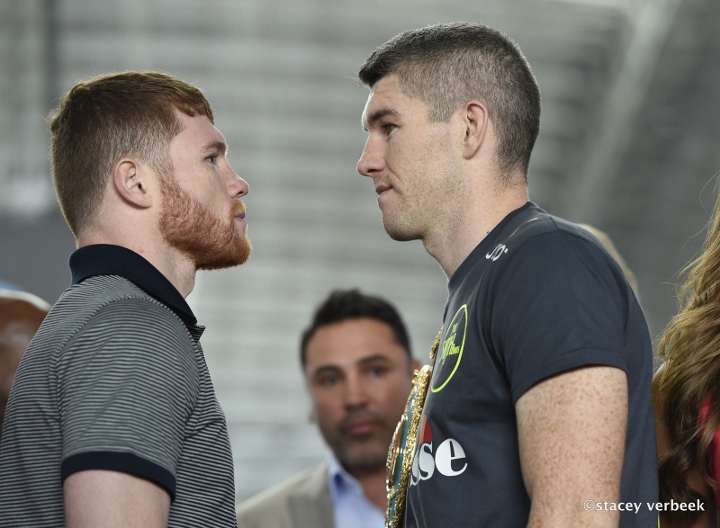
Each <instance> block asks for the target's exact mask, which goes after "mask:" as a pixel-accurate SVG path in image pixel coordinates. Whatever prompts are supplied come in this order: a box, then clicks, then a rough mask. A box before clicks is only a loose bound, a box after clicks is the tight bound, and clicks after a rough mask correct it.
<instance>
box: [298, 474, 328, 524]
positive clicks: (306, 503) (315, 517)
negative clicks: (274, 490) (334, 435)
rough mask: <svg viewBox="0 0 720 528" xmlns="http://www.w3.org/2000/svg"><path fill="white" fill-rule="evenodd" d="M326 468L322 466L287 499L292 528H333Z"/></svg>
mask: <svg viewBox="0 0 720 528" xmlns="http://www.w3.org/2000/svg"><path fill="white" fill-rule="evenodd" d="M327 479H328V468H327V465H326V464H322V465H321V466H319V467H318V468H317V470H316V471H315V472H313V474H312V476H311V477H310V478H308V480H306V481H305V482H304V484H303V486H302V487H300V488H298V489H297V490H296V491H295V493H294V494H293V496H292V497H290V498H289V503H290V510H291V514H292V515H291V518H292V519H293V521H294V528H334V526H335V519H334V516H333V509H332V501H331V499H330V488H329V487H328V480H327Z"/></svg>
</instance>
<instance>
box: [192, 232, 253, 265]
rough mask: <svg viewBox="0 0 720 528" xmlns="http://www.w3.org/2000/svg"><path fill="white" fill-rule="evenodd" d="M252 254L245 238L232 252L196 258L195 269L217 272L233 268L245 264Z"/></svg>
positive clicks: (247, 239)
mask: <svg viewBox="0 0 720 528" xmlns="http://www.w3.org/2000/svg"><path fill="white" fill-rule="evenodd" d="M251 253H252V244H251V243H250V239H249V238H245V239H244V240H243V242H242V243H241V244H238V245H237V246H236V248H235V251H233V252H226V253H214V254H213V255H212V256H209V257H207V258H196V260H195V262H196V267H197V269H199V270H219V269H227V268H234V267H236V266H240V265H242V264H245V262H247V260H248V259H249V258H250V254H251Z"/></svg>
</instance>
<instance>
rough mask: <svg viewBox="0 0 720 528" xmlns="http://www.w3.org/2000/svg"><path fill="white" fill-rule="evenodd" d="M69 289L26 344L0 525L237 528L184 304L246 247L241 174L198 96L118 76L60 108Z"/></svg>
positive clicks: (60, 184) (180, 86)
mask: <svg viewBox="0 0 720 528" xmlns="http://www.w3.org/2000/svg"><path fill="white" fill-rule="evenodd" d="M49 126H50V131H51V133H52V168H53V178H54V182H55V187H56V191H57V195H58V200H59V202H60V206H61V208H62V211H63V214H64V216H65V219H66V220H67V223H68V225H69V226H70V229H71V230H72V232H73V234H74V235H75V237H76V240H77V245H78V248H79V249H78V250H77V251H76V252H75V253H73V255H72V256H71V257H70V268H71V271H72V286H71V287H70V288H69V289H68V290H67V291H66V292H65V293H64V294H63V295H62V296H61V297H60V299H59V300H58V302H57V303H56V304H55V306H54V307H53V309H52V310H51V311H50V313H49V315H48V316H47V318H46V319H45V321H44V323H43V324H42V326H41V327H40V329H39V331H38V333H37V336H36V338H35V340H34V341H33V343H32V344H31V346H30V347H29V349H28V350H27V352H26V353H25V356H24V357H23V360H22V362H21V365H20V368H19V369H18V372H17V376H16V379H15V383H14V384H13V388H12V391H11V395H10V401H9V404H8V409H7V413H6V417H5V422H4V427H3V436H2V443H1V444H0V475H1V476H0V526H8V527H9V526H13V527H16V526H32V527H34V528H40V527H46V526H47V527H49V526H61V525H63V524H64V525H65V526H68V527H90V526H92V527H116V526H118V527H119V526H133V527H159V526H171V527H185V526H187V527H197V526H202V527H214V526H218V527H227V526H234V525H235V515H234V503H235V499H234V479H233V467H232V456H231V453H230V443H229V440H228V433H227V426H226V423H225V418H224V415H223V413H222V410H221V409H220V407H219V405H218V402H217V399H216V397H215V392H214V389H213V386H212V382H211V380H210V376H209V373H208V369H207V366H206V364H205V360H204V357H203V352H202V349H201V347H200V343H199V338H200V335H201V334H202V332H203V327H202V326H199V325H198V324H197V321H196V319H195V316H194V314H193V312H192V311H191V309H190V307H189V306H188V305H187V303H186V302H185V297H186V296H187V295H188V294H189V293H190V292H191V291H192V289H193V285H194V281H195V272H196V271H197V270H198V269H217V268H224V267H229V266H235V265H238V264H242V263H243V262H245V260H246V259H247V258H248V256H249V254H250V243H249V241H248V239H247V237H246V224H245V220H244V217H245V207H244V205H243V203H242V202H241V201H240V200H239V198H240V197H242V196H243V195H245V194H247V192H248V186H247V183H246V182H245V181H244V180H243V179H242V178H240V177H239V176H238V175H237V174H235V172H233V170H232V168H231V167H230V165H229V163H228V161H227V159H226V157H225V155H226V152H227V145H226V143H225V139H224V137H223V135H222V134H221V133H220V132H219V131H218V130H217V129H216V128H215V127H214V126H213V114H212V110H211V109H210V105H209V104H208V102H207V100H206V99H205V97H204V96H203V95H202V94H201V93H200V91H199V90H198V89H197V88H195V87H193V86H191V85H189V84H187V83H184V82H182V81H180V80H179V79H176V78H174V77H172V76H170V75H166V74H162V73H154V72H124V73H119V74H110V75H105V76H100V77H96V78H94V79H91V80H89V81H84V82H79V83H77V84H76V85H75V86H74V87H73V88H72V89H71V90H70V91H69V92H68V93H67V94H66V95H65V96H64V97H63V99H62V101H61V103H60V106H59V108H58V109H57V110H56V111H55V112H54V113H53V114H52V115H51V116H50V119H49Z"/></svg>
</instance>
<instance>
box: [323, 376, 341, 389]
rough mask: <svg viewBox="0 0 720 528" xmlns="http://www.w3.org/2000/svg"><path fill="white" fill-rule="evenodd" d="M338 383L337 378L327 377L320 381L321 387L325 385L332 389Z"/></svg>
mask: <svg viewBox="0 0 720 528" xmlns="http://www.w3.org/2000/svg"><path fill="white" fill-rule="evenodd" d="M337 382H338V378H337V376H325V377H324V378H321V379H320V385H323V386H325V387H332V386H333V385H335V384H337Z"/></svg>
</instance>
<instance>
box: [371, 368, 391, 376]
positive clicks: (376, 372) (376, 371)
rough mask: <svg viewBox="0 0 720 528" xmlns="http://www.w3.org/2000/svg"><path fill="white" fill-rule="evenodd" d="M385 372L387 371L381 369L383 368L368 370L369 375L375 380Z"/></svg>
mask: <svg viewBox="0 0 720 528" xmlns="http://www.w3.org/2000/svg"><path fill="white" fill-rule="evenodd" d="M386 370H387V369H385V368H383V367H374V368H371V369H370V374H371V375H372V376H374V377H376V378H379V377H381V376H382V375H383V374H385V371H386Z"/></svg>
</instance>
